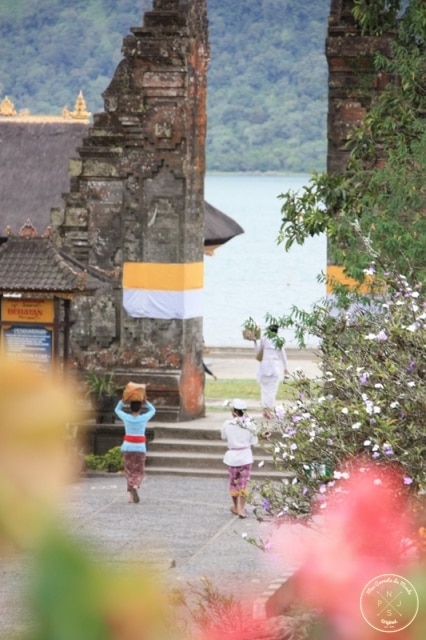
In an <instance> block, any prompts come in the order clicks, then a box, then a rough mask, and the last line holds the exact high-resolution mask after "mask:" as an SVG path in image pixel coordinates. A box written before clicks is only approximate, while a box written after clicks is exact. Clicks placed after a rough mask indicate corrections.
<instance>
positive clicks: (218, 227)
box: [204, 202, 244, 253]
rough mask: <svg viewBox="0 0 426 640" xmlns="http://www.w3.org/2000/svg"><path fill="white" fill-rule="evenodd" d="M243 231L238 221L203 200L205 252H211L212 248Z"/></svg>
mask: <svg viewBox="0 0 426 640" xmlns="http://www.w3.org/2000/svg"><path fill="white" fill-rule="evenodd" d="M241 233H244V229H243V228H242V227H240V225H239V224H238V222H235V220H233V219H232V218H230V217H229V216H227V215H226V214H225V213H222V211H219V209H216V207H214V206H213V205H211V204H209V203H208V202H204V246H205V248H206V253H212V252H213V251H214V249H215V248H216V247H218V246H220V245H222V244H225V242H228V240H231V239H232V238H235V236H238V235H240V234H241Z"/></svg>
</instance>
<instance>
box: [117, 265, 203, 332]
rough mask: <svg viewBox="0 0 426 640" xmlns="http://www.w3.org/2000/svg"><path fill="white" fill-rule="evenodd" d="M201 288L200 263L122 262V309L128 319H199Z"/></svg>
mask: <svg viewBox="0 0 426 640" xmlns="http://www.w3.org/2000/svg"><path fill="white" fill-rule="evenodd" d="M203 284H204V265H203V263H202V262H190V263H179V264H177V263H174V264H171V263H159V262H125V263H124V264H123V307H124V309H125V311H126V312H127V313H128V314H129V316H131V317H132V318H154V319H160V320H171V319H174V318H177V319H182V320H183V319H187V318H197V317H201V316H202V315H203Z"/></svg>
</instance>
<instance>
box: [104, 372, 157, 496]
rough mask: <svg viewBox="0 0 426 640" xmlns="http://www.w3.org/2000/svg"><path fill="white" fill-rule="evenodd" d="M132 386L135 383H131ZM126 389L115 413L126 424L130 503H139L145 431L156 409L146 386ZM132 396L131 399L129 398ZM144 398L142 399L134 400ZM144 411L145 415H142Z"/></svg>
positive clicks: (144, 456) (126, 468)
mask: <svg viewBox="0 0 426 640" xmlns="http://www.w3.org/2000/svg"><path fill="white" fill-rule="evenodd" d="M129 384H132V385H133V383H129ZM135 386H136V385H133V389H131V390H130V392H129V390H128V389H125V390H124V392H123V399H122V400H120V401H119V402H118V404H117V406H116V407H115V409H114V411H115V413H116V415H117V416H118V417H119V418H120V420H122V421H123V423H124V430H125V435H124V440H123V444H122V445H121V451H122V452H123V461H124V475H125V477H126V482H127V491H128V492H129V502H132V503H137V502H139V494H138V489H139V487H140V485H141V482H142V480H143V478H144V475H145V458H146V436H145V430H146V426H147V423H148V421H149V420H150V419H151V418H152V417H153V416H154V415H155V407H154V405H153V404H151V403H150V402H148V400H147V399H146V398H145V386H144V385H139V387H140V389H141V390H140V391H139V392H138V391H137V390H136V389H135ZM129 395H130V398H129ZM138 397H143V398H144V400H142V399H133V398H138ZM124 400H128V401H129V402H130V412H128V411H125V409H124V406H125V405H124ZM142 410H144V411H143V413H142Z"/></svg>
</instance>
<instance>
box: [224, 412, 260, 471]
mask: <svg viewBox="0 0 426 640" xmlns="http://www.w3.org/2000/svg"><path fill="white" fill-rule="evenodd" d="M255 428H256V427H255V424H254V423H253V422H252V421H251V420H250V418H247V417H243V418H232V420H226V421H225V422H224V423H223V425H222V431H221V435H222V440H227V441H228V451H227V452H226V453H225V457H224V458H223V462H224V463H225V464H227V465H229V466H230V467H241V466H242V465H244V464H251V463H252V462H253V453H252V450H251V446H252V445H254V444H257V442H258V439H257V436H256V435H255Z"/></svg>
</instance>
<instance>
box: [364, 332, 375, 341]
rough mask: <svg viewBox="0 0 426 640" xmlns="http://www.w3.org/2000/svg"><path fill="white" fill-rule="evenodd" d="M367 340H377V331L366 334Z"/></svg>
mask: <svg viewBox="0 0 426 640" xmlns="http://www.w3.org/2000/svg"><path fill="white" fill-rule="evenodd" d="M365 339H366V340H375V339H376V334H375V333H369V334H368V335H366V336H365Z"/></svg>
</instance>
